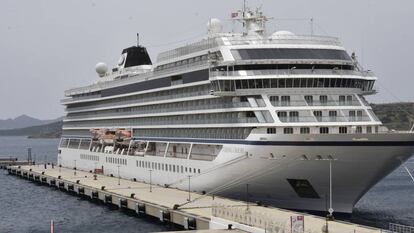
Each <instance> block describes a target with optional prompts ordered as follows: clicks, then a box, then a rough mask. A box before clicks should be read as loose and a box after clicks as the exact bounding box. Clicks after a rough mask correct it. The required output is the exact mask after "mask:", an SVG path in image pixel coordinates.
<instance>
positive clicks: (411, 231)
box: [383, 223, 414, 233]
mask: <svg viewBox="0 0 414 233" xmlns="http://www.w3.org/2000/svg"><path fill="white" fill-rule="evenodd" d="M383 232H389V233H414V227H412V226H406V225H402V224H396V223H390V224H389V227H388V230H386V231H383Z"/></svg>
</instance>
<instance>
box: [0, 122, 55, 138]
mask: <svg viewBox="0 0 414 233" xmlns="http://www.w3.org/2000/svg"><path fill="white" fill-rule="evenodd" d="M61 134H62V121H58V122H53V123H49V124H46V125H39V126H31V127H26V128H21V129H5V130H0V136H28V137H29V138H59V137H60V135H61Z"/></svg>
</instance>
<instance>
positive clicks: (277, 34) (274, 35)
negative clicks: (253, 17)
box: [272, 31, 295, 38]
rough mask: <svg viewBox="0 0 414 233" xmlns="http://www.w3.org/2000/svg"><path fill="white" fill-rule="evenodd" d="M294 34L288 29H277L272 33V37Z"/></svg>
mask: <svg viewBox="0 0 414 233" xmlns="http://www.w3.org/2000/svg"><path fill="white" fill-rule="evenodd" d="M294 35H295V34H294V33H293V32H290V31H277V32H274V33H273V34H272V38H278V37H283V36H294Z"/></svg>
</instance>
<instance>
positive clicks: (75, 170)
mask: <svg viewBox="0 0 414 233" xmlns="http://www.w3.org/2000/svg"><path fill="white" fill-rule="evenodd" d="M74 162H75V168H74V169H75V171H74V172H73V174H74V175H75V176H76V159H75V160H74Z"/></svg>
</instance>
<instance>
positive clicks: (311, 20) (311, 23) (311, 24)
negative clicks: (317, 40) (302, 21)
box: [310, 17, 313, 36]
mask: <svg viewBox="0 0 414 233" xmlns="http://www.w3.org/2000/svg"><path fill="white" fill-rule="evenodd" d="M310 26H311V36H313V17H312V18H310Z"/></svg>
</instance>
